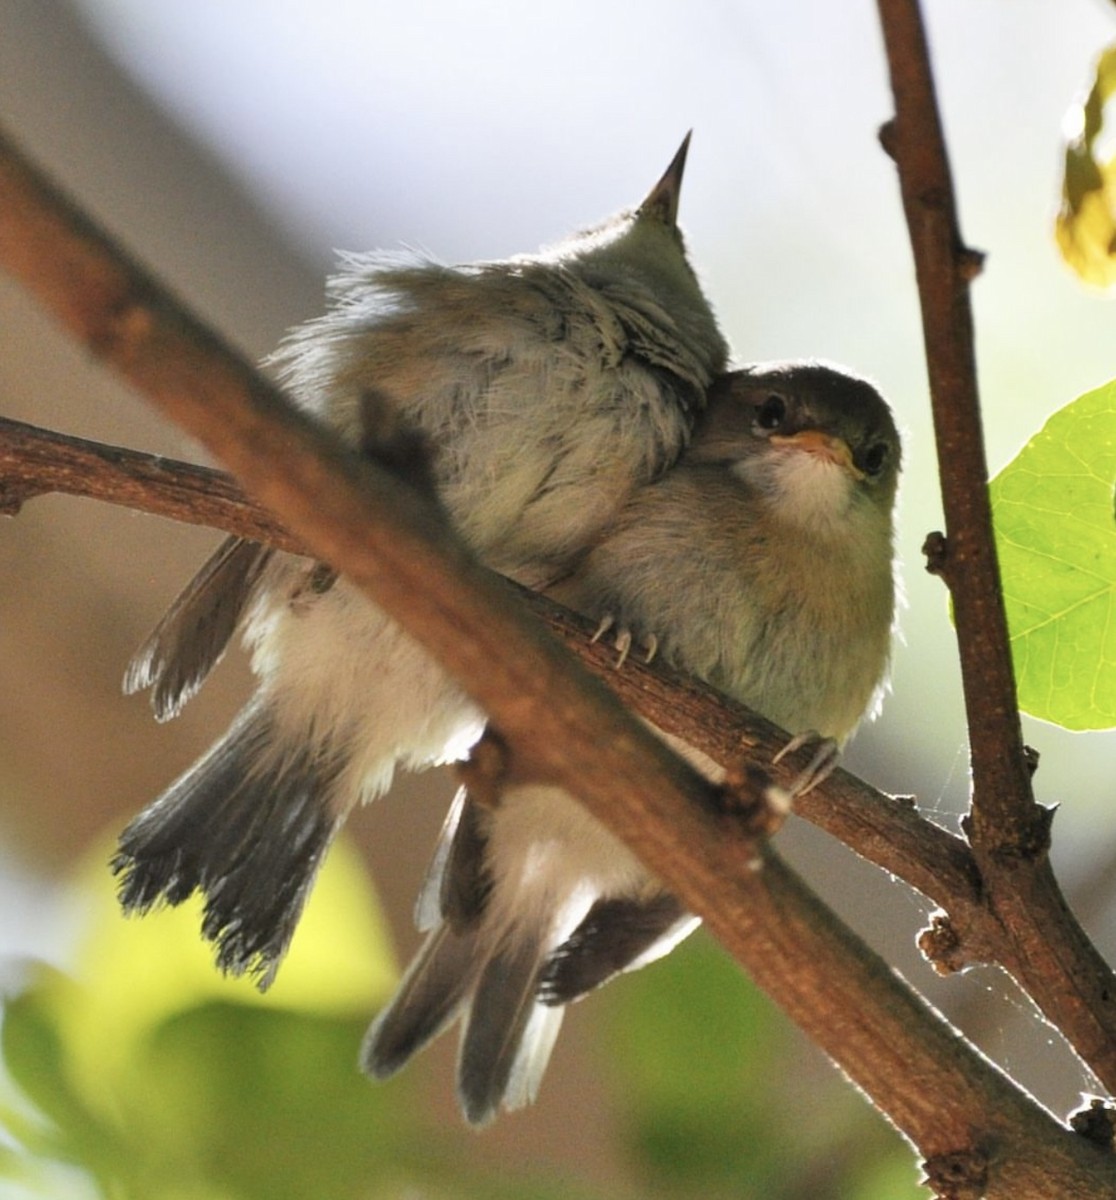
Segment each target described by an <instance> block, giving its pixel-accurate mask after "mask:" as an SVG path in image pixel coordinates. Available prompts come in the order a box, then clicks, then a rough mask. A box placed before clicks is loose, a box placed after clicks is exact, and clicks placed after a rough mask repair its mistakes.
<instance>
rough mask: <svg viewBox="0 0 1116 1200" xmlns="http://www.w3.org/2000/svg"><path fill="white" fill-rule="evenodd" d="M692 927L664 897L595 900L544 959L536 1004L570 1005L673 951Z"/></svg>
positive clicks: (673, 901) (690, 920) (679, 907)
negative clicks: (566, 935) (583, 916)
mask: <svg viewBox="0 0 1116 1200" xmlns="http://www.w3.org/2000/svg"><path fill="white" fill-rule="evenodd" d="M696 925H697V918H696V917H694V916H692V915H691V914H690V913H688V912H687V911H686V910H685V909H684V908H683V907H682V905H681V904H679V902H678V901H677V900H676V899H675V898H674V897H673V896H671V895H670V894H669V893H667V892H659V893H658V894H657V895H655V896H653V897H651V899H649V900H633V899H626V898H617V899H610V900H598V901H597V902H596V904H594V905H593V907H592V908H591V909H590V910H589V912H588V914H587V915H586V917H585V919H584V920H583V921H582V922H581V924H580V925H579V926H578V927H577V929H575V930H574V932H573V933H572V934H571V935H570V936H569V937H568V938H567V939H566V941H565V942H563V943H562V945H561V946H559V947H558V949H557V950H555V951H554V953H553V954H552V955H551V956H550V958H549V959H548V960H547V962H546V965H545V967H544V968H543V971H542V975H541V977H540V979H539V992H538V996H539V1000H541V1001H542V1003H544V1004H550V1005H561V1004H569V1003H571V1002H572V1001H574V1000H577V999H579V998H580V997H581V996H584V995H585V994H586V993H587V992H591V991H593V989H594V988H598V987H600V986H601V984H603V983H607V982H608V980H610V979H611V978H612V977H613V976H614V975H619V974H620V972H621V971H630V970H632V969H633V968H635V967H637V966H642V965H643V964H644V963H647V962H651V961H652V960H654V959H656V958H659V957H660V956H661V955H663V954H666V953H667V951H669V950H671V949H673V947H674V946H675V945H677V944H678V942H680V941H681V940H682V939H683V938H684V937H685V936H686V935H687V934H689V933H690V932H692V930H693V929H694V927H695V926H696Z"/></svg>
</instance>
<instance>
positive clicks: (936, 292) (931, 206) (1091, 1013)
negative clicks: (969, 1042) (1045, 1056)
mask: <svg viewBox="0 0 1116 1200" xmlns="http://www.w3.org/2000/svg"><path fill="white" fill-rule="evenodd" d="M878 6H879V12H880V20H881V23H882V26H883V33H884V42H885V45H886V48H887V57H888V63H889V66H890V71H891V86H892V91H893V93H894V97H895V111H896V116H895V119H894V120H893V121H892V122H890V123H889V124H888V125H887V126H885V128H884V130H883V140H884V145H885V147H886V148H887V149H888V151H889V153H891V154H892V156H893V157H894V159H895V161H896V165H897V166H898V169H899V183H900V188H901V191H902V196H903V208H904V211H905V212H906V217H907V225H908V227H909V230H910V237H911V245H912V248H913V251H914V260H915V267H916V274H917V277H918V291H919V298H920V301H921V304H922V322H923V331H924V338H925V346H926V360H927V366H928V370H929V376H930V391H931V399H932V404H933V414H934V429H935V437H936V441H937V448H938V466H939V472H940V476H941V488H942V503H943V507H944V511H945V517H946V539H945V542H944V545H943V544H942V543H940V542H939V543H938V544H937V553H936V555H935V561H934V563H933V564H932V566H933V568H934V569H935V570H937V571H938V572H939V573H940V574H941V575H942V576H943V578H944V579H945V582H946V584H947V585H948V587H949V590H950V594H951V596H952V598H953V603H954V611H955V614H956V624H957V644H958V649H959V652H960V658H961V672H962V680H963V685H964V693H965V709H966V714H967V718H968V725H969V738H970V756H971V763H972V781H973V783H972V798H971V806H970V813H969V816H968V818H967V820H966V825H965V829H966V832H967V834H968V836H969V840H970V842H971V844H972V847H973V854H974V857H975V860H976V863H977V865H978V867H979V869H980V876H981V880H982V883H983V887H984V891H985V897H986V901H985V902H986V904H987V906H988V908H989V911H991V912H993V913H995V914H996V916H997V918H998V920H999V922H1000V923H1001V924H1002V925H1003V927H1004V929H1005V930H1006V931H1007V934H1008V936H1007V939H1006V940H1005V942H1004V945H1003V949H1002V952H1001V956H1000V961H1001V963H1002V964H1003V965H1004V966H1005V967H1006V968H1007V969H1008V970H1009V971H1010V972H1011V973H1012V974H1013V975H1014V976H1015V977H1016V979H1017V980H1018V981H1019V982H1020V983H1021V984H1022V985H1023V987H1024V988H1025V989H1026V990H1027V991H1028V992H1029V993H1030V995H1031V996H1032V997H1033V999H1034V1000H1035V1002H1036V1003H1037V1004H1038V1005H1039V1007H1040V1008H1041V1009H1042V1011H1043V1013H1044V1014H1045V1015H1046V1016H1047V1018H1048V1019H1049V1020H1051V1021H1052V1022H1053V1023H1054V1024H1055V1025H1056V1026H1057V1027H1058V1028H1059V1029H1061V1030H1062V1032H1063V1033H1064V1034H1065V1035H1066V1037H1067V1038H1068V1039H1069V1041H1070V1042H1071V1044H1072V1045H1073V1046H1074V1048H1075V1049H1076V1050H1077V1052H1078V1054H1080V1055H1081V1057H1082V1058H1083V1059H1084V1060H1085V1062H1086V1063H1088V1065H1089V1066H1090V1067H1091V1068H1092V1069H1093V1070H1094V1071H1095V1072H1096V1074H1097V1075H1098V1077H1099V1078H1100V1079H1101V1080H1103V1081H1104V1083H1105V1085H1106V1086H1107V1087H1108V1088H1109V1089H1110V1090H1113V1089H1116V978H1114V977H1113V973H1112V971H1111V969H1110V968H1109V967H1108V965H1107V964H1106V963H1105V961H1104V960H1103V958H1102V957H1101V956H1100V955H1099V954H1098V953H1097V951H1096V948H1095V947H1094V946H1093V945H1092V943H1091V942H1090V941H1089V939H1088V937H1086V935H1085V933H1084V931H1083V930H1082V929H1081V926H1080V925H1079V924H1078V922H1077V921H1076V920H1075V918H1074V917H1073V914H1072V913H1071V912H1070V910H1069V907H1068V905H1067V904H1066V902H1065V900H1064V898H1063V896H1062V894H1061V891H1060V889H1059V887H1058V884H1057V881H1056V880H1055V878H1054V873H1053V870H1052V869H1051V866H1050V862H1049V859H1048V856H1047V855H1048V850H1049V844H1050V821H1051V818H1052V812H1051V811H1050V810H1046V809H1043V808H1041V807H1040V806H1038V805H1037V804H1035V802H1034V797H1033V794H1032V790H1031V764H1029V763H1028V758H1027V755H1026V753H1025V750H1024V746H1023V735H1022V729H1021V726H1020V722H1019V711H1018V704H1017V701H1016V694H1015V676H1014V672H1013V667H1012V659H1011V645H1010V641H1009V638H1008V628H1007V618H1006V615H1005V612H1004V604H1003V592H1002V589H1001V587H1000V577H999V567H998V564H997V560H996V549H995V542H994V539H993V533H992V514H991V506H990V503H989V498H988V487H987V480H988V467H987V464H986V461H985V456H984V438H983V431H982V427H981V414H980V400H979V395H978V389H977V377H976V354H975V350H974V336H973V320H972V309H971V305H970V302H969V284H970V282H971V281H972V279H973V278H974V277H975V276H976V275H977V274H978V273H979V270H980V266H981V261H982V257H981V255H979V254H977V253H975V252H974V251H972V250H970V249H968V248H967V247H966V246H965V244H964V241H963V239H962V236H961V232H960V227H959V223H958V218H957V206H956V201H955V199H954V188H953V180H952V175H951V172H950V166H949V159H948V155H947V151H946V146H945V139H944V136H943V133H942V126H941V119H940V116H939V114H938V107H937V100H936V97H935V94H934V82H933V75H932V72H931V67H930V57H929V50H928V47H927V42H926V33H925V29H924V27H923V22H922V17H921V13H920V10H919V5H918V0H878ZM963 949H964V948H963V947H962V950H963Z"/></svg>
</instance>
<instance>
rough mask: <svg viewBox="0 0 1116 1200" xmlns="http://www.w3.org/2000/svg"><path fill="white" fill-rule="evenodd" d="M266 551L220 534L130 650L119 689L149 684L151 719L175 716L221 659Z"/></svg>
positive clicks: (267, 556)
mask: <svg viewBox="0 0 1116 1200" xmlns="http://www.w3.org/2000/svg"><path fill="white" fill-rule="evenodd" d="M272 553H273V551H272V550H271V549H270V548H269V547H267V546H261V545H260V544H259V543H258V542H250V541H247V540H246V539H244V538H239V537H229V538H226V539H225V540H224V541H223V542H222V543H221V545H220V546H218V548H217V550H216V551H215V552H214V553H213V554H212V555H211V556H210V558H209V559H208V560H207V561H206V563H205V565H204V566H203V567H202V568H201V570H200V571H199V572H198V573H197V574H196V575H195V576H194V578H193V579H191V580H190V582H189V583H188V584H187V585H186V587H185V588H184V589H183V591H182V593H181V594H180V595H179V596H178V598H177V599H176V600H175V601H174V603H173V604H172V605H171V606H170V608H169V609H167V611H166V613H165V614H164V616H163V618H162V620H161V621H160V622H159V624H158V625H156V626H155V628H154V630H152V632H151V634H150V635H149V636H148V638H147V640H146V641H145V642H144V643H143V645H142V646H140V648H139V649H138V650H137V651H136V653H135V655H134V656H133V657H132V661H131V662H130V663H129V664H128V669H127V671H126V672H125V675H124V691H125V692H126V693H128V694H129V695H130V694H131V693H132V692H138V691H142V690H143V689H144V688H148V687H150V688H152V689H153V690H152V693H151V707H152V708H153V709H154V711H155V717H156V720H159V721H168V720H170V718H171V717H175V716H177V715H178V713H179V712H180V711H181V709H182V706H183V705H184V704H185V703H186V701H187V700H189V699H190V697H191V696H193V695H194V693H195V692H196V691H197V690H198V688H200V687H201V685H202V684H203V683H204V682H205V680H206V677H207V676H208V675H209V672H210V671H211V670H212V669H213V668H214V667H215V666H216V665H217V663H218V662H219V661H220V660H221V657H222V655H223V654H224V653H225V650H226V648H227V647H228V644H229V639H230V638H231V637H232V635H233V633H234V632H235V631H236V627H237V625H238V624H239V623H240V619H241V617H242V616H243V615H244V610H245V608H246V607H247V604H248V601H249V600H250V599H251V597H252V593H253V591H254V590H255V587H256V584H257V583H258V582H259V579H260V574H261V573H262V571H263V569H264V567H265V566H266V565H267V563H268V561H269V559H270V558H271V555H272Z"/></svg>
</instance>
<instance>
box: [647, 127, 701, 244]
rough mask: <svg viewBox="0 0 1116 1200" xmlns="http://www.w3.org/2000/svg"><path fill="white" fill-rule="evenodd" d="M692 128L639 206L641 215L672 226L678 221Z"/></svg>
mask: <svg viewBox="0 0 1116 1200" xmlns="http://www.w3.org/2000/svg"><path fill="white" fill-rule="evenodd" d="M692 134H693V130H692V129H691V130H690V132H689V133H687V134H686V136H685V137H684V138H683V139H682V145H681V146H679V147H678V153H677V154H676V155H675V156H674V158H673V159H671V163H670V166H669V167H667V169H666V171H665V173H664V174H663V177H662V179H660V180H659V182H658V183H657V184H655V186H654V187H653V188H652V189H651V191H650V193H649V194H648V196H647V199H646V200H644V202H643V203H642V204H641V205H640V206H639V215H640V216H641V217H656V218H658V220H660V221H662V222H663V223H664V224H665V225H669V226H670V227H671V228H673V227H674V225H675V224H676V223H677V221H678V197H679V194H680V193H681V191H682V173H683V171H685V169H686V154H687V152H688V151H689V149H690V137H691V135H692Z"/></svg>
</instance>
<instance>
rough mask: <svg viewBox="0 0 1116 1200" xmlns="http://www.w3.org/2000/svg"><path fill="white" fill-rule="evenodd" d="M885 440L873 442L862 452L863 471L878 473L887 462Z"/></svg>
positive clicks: (868, 473) (870, 473)
mask: <svg viewBox="0 0 1116 1200" xmlns="http://www.w3.org/2000/svg"><path fill="white" fill-rule="evenodd" d="M887 451H888V446H887V442H873V443H872V445H871V446H869V447H868V449H867V450H866V451H865V452H864V473H865V474H866V475H878V474H879V473H880V472H881V471H882V470H883V469H884V464H885V463H886V462H887Z"/></svg>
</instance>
